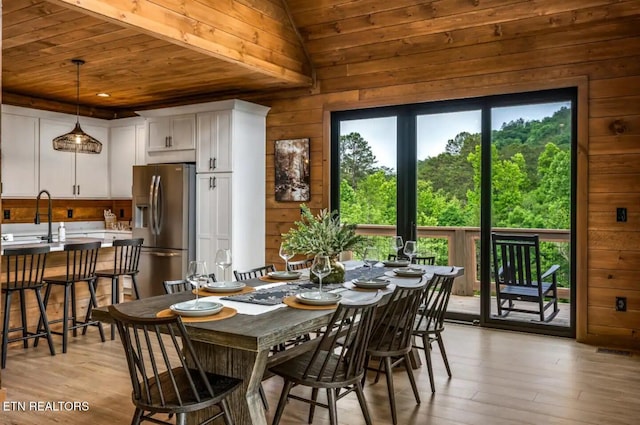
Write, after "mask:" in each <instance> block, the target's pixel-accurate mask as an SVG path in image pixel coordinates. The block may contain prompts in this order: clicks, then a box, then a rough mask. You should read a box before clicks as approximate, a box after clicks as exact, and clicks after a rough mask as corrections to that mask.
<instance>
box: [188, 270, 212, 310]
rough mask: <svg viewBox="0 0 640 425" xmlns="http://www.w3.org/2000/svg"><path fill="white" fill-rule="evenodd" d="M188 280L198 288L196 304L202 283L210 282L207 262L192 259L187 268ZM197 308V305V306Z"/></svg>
mask: <svg viewBox="0 0 640 425" xmlns="http://www.w3.org/2000/svg"><path fill="white" fill-rule="evenodd" d="M186 279H187V282H189V283H190V284H191V285H193V286H194V287H195V288H196V303H195V304H196V306H197V305H198V292H200V285H205V284H206V283H207V282H209V273H208V272H207V263H206V262H204V261H190V262H189V267H188V269H187V276H186ZM195 308H197V307H195Z"/></svg>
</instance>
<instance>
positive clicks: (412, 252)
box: [403, 241, 418, 264]
mask: <svg viewBox="0 0 640 425" xmlns="http://www.w3.org/2000/svg"><path fill="white" fill-rule="evenodd" d="M403 252H404V255H406V256H407V257H408V258H409V264H413V257H415V256H416V254H417V253H418V244H417V243H416V241H407V242H406V243H405V244H404V251H403Z"/></svg>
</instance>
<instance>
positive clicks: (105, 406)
mask: <svg viewBox="0 0 640 425" xmlns="http://www.w3.org/2000/svg"><path fill="white" fill-rule="evenodd" d="M98 341H99V340H98V337H97V333H96V331H95V330H94V329H91V330H90V331H89V334H88V335H86V336H84V337H78V338H72V339H71V343H70V345H69V351H68V353H67V354H58V355H56V356H55V357H51V356H49V355H48V352H47V349H46V344H41V345H40V346H39V347H38V348H37V349H33V348H29V349H28V350H23V349H22V348H21V347H12V348H11V349H10V351H9V359H8V366H7V369H5V370H3V371H2V386H3V387H4V388H6V389H7V402H9V403H10V404H6V403H5V404H4V405H0V408H2V410H3V411H0V423H2V424H3V425H44V424H52V423H59V424H92V425H107V424H109V425H113V424H128V423H130V420H131V415H132V413H133V407H132V404H131V400H130V389H131V384H130V382H129V377H128V373H127V371H126V369H125V368H126V366H125V361H124V357H123V353H122V348H121V346H120V343H119V341H118V340H116V341H107V342H106V343H100V342H98ZM56 343H57V344H58V348H59V338H57V339H56ZM445 344H446V347H447V351H448V354H449V359H450V362H451V367H452V371H453V378H452V379H447V376H446V373H445V370H444V366H443V364H442V361H441V360H440V357H439V353H438V352H437V347H436V348H435V349H434V368H435V376H436V391H437V392H436V393H435V394H434V395H432V394H431V391H430V389H429V379H428V375H427V371H426V368H425V367H422V368H420V369H419V370H417V371H416V374H417V376H416V379H417V382H418V386H419V388H420V396H421V398H422V403H421V404H420V405H417V404H416V403H415V400H414V399H413V395H412V393H411V389H410V387H409V384H408V381H407V378H406V375H405V373H404V371H403V370H396V371H395V372H394V377H395V378H394V380H395V383H396V391H397V392H396V394H397V400H398V403H399V421H398V422H399V424H403V425H404V424H416V425H418V424H420V425H422V424H431V425H458V424H460V425H462V424H467V425H476V424H477V425H485V424H492V425H516V424H532V425H533V424H535V425H537V424H562V425H586V424H592V425H596V424H597V425H603V424H607V425H608V424H611V425H631V424H637V423H638V417H639V416H640V397H638V394H640V356H633V355H628V356H627V355H616V354H610V353H599V352H597V349H596V347H592V346H587V345H583V344H578V343H576V342H575V341H572V340H570V339H564V338H557V337H547V336H541V335H531V334H524V333H515V332H507V331H498V330H491V329H483V328H477V327H472V326H464V325H454V324H448V325H447V329H446V331H445ZM372 380H373V379H372V376H369V379H368V381H367V385H366V387H365V394H366V397H367V401H368V405H369V406H370V410H371V414H372V416H373V423H374V424H376V425H380V424H389V423H390V415H389V406H388V404H387V403H388V402H387V392H386V391H387V390H386V385H385V383H384V378H382V379H381V380H380V382H379V383H378V384H375V385H373V384H372ZM264 387H265V389H266V391H267V396H268V398H269V402H270V403H271V411H270V412H269V413H268V417H269V420H271V418H272V415H273V411H274V410H275V406H276V403H277V399H278V396H279V394H280V390H281V388H282V383H281V381H280V380H279V379H278V378H271V379H269V380H267V381H265V383H264ZM302 390H303V389H299V391H302ZM47 401H51V402H58V401H63V402H65V401H71V402H73V401H77V402H86V406H87V410H86V411H79V410H76V411H59V410H58V411H37V410H30V405H29V403H31V402H47ZM12 402H25V403H26V407H27V409H26V411H19V410H18V406H17V405H16V404H15V403H14V404H13V405H12V404H11V403H12ZM306 415H307V408H306V405H304V404H302V403H300V402H297V401H291V402H289V404H288V405H287V407H286V409H285V413H284V418H283V420H282V422H281V423H282V424H284V425H293V424H295V425H298V424H301V423H306ZM338 417H339V423H340V424H348V425H361V424H364V420H363V419H362V415H361V413H360V409H359V407H358V403H357V400H356V398H355V395H349V396H347V397H345V398H344V399H342V400H340V401H339V402H338ZM314 423H315V424H317V425H318V424H319V425H325V424H328V423H329V420H328V414H327V412H326V411H325V410H324V409H318V410H317V412H316V418H315V420H314Z"/></svg>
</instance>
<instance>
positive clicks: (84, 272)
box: [34, 242, 105, 353]
mask: <svg viewBox="0 0 640 425" xmlns="http://www.w3.org/2000/svg"><path fill="white" fill-rule="evenodd" d="M100 245H101V244H100V242H86V243H70V244H66V245H65V246H64V251H66V253H67V269H66V273H65V274H64V275H60V276H53V277H47V278H45V279H44V281H45V283H46V284H47V290H46V291H45V293H44V307H45V308H46V307H47V305H48V303H49V296H50V295H51V288H52V287H53V286H54V285H59V286H64V301H63V307H62V312H63V314H62V319H56V320H51V321H49V325H51V324H53V323H60V322H62V332H56V331H51V333H52V334H56V335H62V352H63V353H66V352H67V341H68V336H69V331H73V336H74V337H75V336H77V329H78V328H84V329H83V334H84V333H86V330H87V327H88V326H97V327H98V331H99V332H100V339H101V340H102V342H104V340H105V339H104V330H103V328H102V323H101V322H99V321H97V320H91V311H92V310H93V307H97V305H98V301H97V299H96V291H95V280H96V278H97V277H96V263H97V261H98V250H99V249H100ZM80 282H86V283H87V287H88V289H89V294H90V296H91V298H90V300H89V305H88V306H87V313H86V315H85V318H84V321H80V320H78V314H77V311H76V284H77V283H80ZM69 302H71V315H69ZM41 323H43V321H42V319H41V320H40V324H41ZM40 324H38V332H40V326H41V325H40ZM69 324H71V326H69ZM38 340H39V338H36V341H35V343H34V346H37V344H38Z"/></svg>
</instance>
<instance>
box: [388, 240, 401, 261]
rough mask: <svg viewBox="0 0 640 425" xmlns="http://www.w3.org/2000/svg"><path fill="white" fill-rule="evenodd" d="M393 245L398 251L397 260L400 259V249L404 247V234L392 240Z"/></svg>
mask: <svg viewBox="0 0 640 425" xmlns="http://www.w3.org/2000/svg"><path fill="white" fill-rule="evenodd" d="M391 247H392V248H393V249H394V250H395V251H396V260H399V259H400V250H401V249H402V248H403V247H404V241H403V240H402V236H396V237H395V238H393V241H391Z"/></svg>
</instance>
